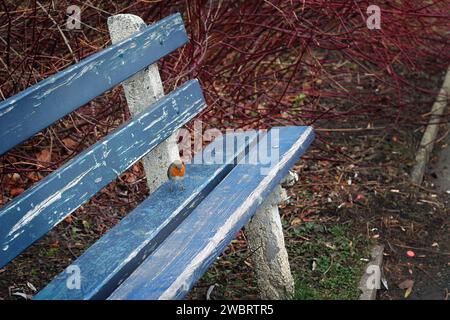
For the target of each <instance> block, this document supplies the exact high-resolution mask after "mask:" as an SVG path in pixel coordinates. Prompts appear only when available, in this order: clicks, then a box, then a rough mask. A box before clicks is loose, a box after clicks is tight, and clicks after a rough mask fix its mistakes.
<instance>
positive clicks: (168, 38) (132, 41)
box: [0, 14, 188, 154]
mask: <svg viewBox="0 0 450 320" xmlns="http://www.w3.org/2000/svg"><path fill="white" fill-rule="evenodd" d="M187 39H188V38H187V34H186V31H185V29H184V25H183V21H182V19H181V16H180V14H174V15H172V16H169V17H167V18H165V19H163V20H161V21H159V22H157V23H155V24H154V25H152V26H149V27H148V28H146V29H144V30H143V31H142V32H140V33H139V34H137V35H136V36H133V37H131V38H129V39H127V40H125V41H123V42H121V43H118V44H116V45H114V46H111V47H109V48H107V49H105V50H102V51H100V52H98V53H96V54H94V55H92V56H90V57H88V58H86V59H84V60H83V61H81V62H79V63H77V64H75V65H73V66H71V67H69V68H67V69H66V70H64V71H61V72H58V73H57V74H55V75H53V76H51V77H49V78H47V79H45V80H43V81H41V82H39V83H37V84H36V85H34V86H32V87H30V88H28V89H26V90H24V91H22V92H21V93H19V94H17V95H15V96H13V97H11V98H9V99H7V100H5V101H3V102H1V103H0V154H3V153H5V152H6V151H8V150H9V149H11V148H12V147H14V146H15V145H17V144H19V143H21V142H22V141H24V140H26V139H28V138H29V137H31V136H32V135H33V134H35V133H37V132H39V131H40V130H42V129H44V128H46V127H47V126H49V125H50V124H52V123H53V122H55V121H56V120H58V119H60V118H61V117H63V116H65V115H67V114H68V113H70V112H72V111H73V110H75V109H76V108H78V107H80V106H82V105H84V104H86V103H87V102H89V101H91V100H92V99H94V98H95V97H97V96H98V95H100V94H102V93H103V92H105V91H107V90H109V89H111V88H112V87H114V86H115V85H117V84H119V83H120V82H122V81H124V80H125V79H127V78H129V77H130V76H132V75H133V74H135V73H136V72H138V71H140V70H142V69H144V68H145V67H147V66H149V65H150V64H152V63H154V62H156V61H157V60H158V59H160V58H162V57H164V56H165V55H167V54H168V53H170V52H172V51H173V50H175V49H177V48H179V47H180V46H182V45H183V44H185V43H186V42H187Z"/></svg>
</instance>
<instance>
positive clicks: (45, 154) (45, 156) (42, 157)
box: [36, 149, 52, 162]
mask: <svg viewBox="0 0 450 320" xmlns="http://www.w3.org/2000/svg"><path fill="white" fill-rule="evenodd" d="M36 159H37V160H38V161H40V162H50V161H51V159H52V154H51V153H50V151H48V150H47V149H44V150H42V151H41V152H39V153H38V154H37V156H36Z"/></svg>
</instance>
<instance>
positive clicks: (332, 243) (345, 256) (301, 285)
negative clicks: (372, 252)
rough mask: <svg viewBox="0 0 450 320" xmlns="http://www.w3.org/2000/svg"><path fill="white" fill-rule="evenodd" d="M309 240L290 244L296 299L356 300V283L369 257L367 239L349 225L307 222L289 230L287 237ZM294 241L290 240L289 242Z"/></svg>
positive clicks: (357, 294) (357, 295) (357, 293)
mask: <svg viewBox="0 0 450 320" xmlns="http://www.w3.org/2000/svg"><path fill="white" fill-rule="evenodd" d="M293 239H295V240H297V239H309V240H305V241H304V242H303V243H301V244H299V243H298V242H296V243H295V244H290V245H289V251H290V256H291V257H292V256H295V257H296V259H295V262H294V263H291V268H292V270H293V273H294V279H295V299H299V300H353V299H358V297H359V294H360V292H359V290H358V282H359V279H360V277H361V275H362V273H363V268H364V266H365V264H366V262H364V261H361V260H360V259H361V258H367V256H368V242H367V241H366V240H365V239H364V237H363V236H361V235H356V234H354V233H353V232H352V230H351V225H350V224H336V225H332V226H326V225H323V224H320V223H315V222H307V223H304V224H301V225H298V226H296V227H295V228H294V229H291V230H290V232H289V240H293ZM289 240H288V244H289V243H293V241H289Z"/></svg>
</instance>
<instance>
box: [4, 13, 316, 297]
mask: <svg viewBox="0 0 450 320" xmlns="http://www.w3.org/2000/svg"><path fill="white" fill-rule="evenodd" d="M187 39H188V38H187V34H186V31H185V29H184V25H183V21H182V19H181V16H180V15H179V14H175V15H172V16H169V17H167V18H165V19H163V20H161V21H159V22H157V23H155V24H153V25H151V26H149V27H146V28H144V29H143V30H141V31H140V32H139V33H137V34H135V35H133V36H132V37H130V38H128V39H125V40H124V41H121V42H119V43H116V44H114V45H112V46H111V47H109V48H107V49H105V50H103V51H101V52H99V53H97V54H94V55H92V56H90V57H88V58H87V59H84V60H82V61H81V62H79V63H77V64H75V65H73V66H72V67H70V68H68V69H66V70H64V71H62V72H59V73H57V74H55V75H53V76H51V77H49V78H47V79H45V80H43V81H41V82H39V83H38V84H36V85H34V86H32V87H30V88H28V89H26V90H25V91H23V92H21V93H19V94H17V95H15V96H13V97H11V98H9V99H7V100H5V101H3V102H1V103H0V154H4V153H5V152H7V151H8V150H10V149H11V148H12V147H14V146H16V145H18V144H20V143H21V142H23V141H24V140H26V139H28V138H30V137H32V136H33V135H34V134H36V133H38V132H39V131H41V130H42V129H44V128H46V127H47V126H49V125H50V124H52V123H53V122H55V121H57V120H58V119H60V118H61V117H63V116H65V115H67V114H69V113H70V112H72V111H74V110H75V109H77V108H78V107H80V106H82V105H84V104H85V103H87V102H89V101H90V100H92V99H93V98H95V97H97V96H98V95H100V94H102V93H103V92H105V91H107V90H109V89H111V88H113V87H114V86H116V85H119V84H121V83H123V81H125V80H127V79H128V78H130V77H131V76H133V75H134V74H136V73H138V72H141V71H142V70H145V68H147V67H148V66H150V65H152V64H154V63H155V62H156V61H157V60H158V59H160V58H162V57H163V56H165V55H167V54H169V53H170V52H172V51H174V50H175V49H177V48H179V47H180V46H182V45H183V44H185V43H186V42H187ZM204 108H205V101H204V97H203V95H202V91H201V88H200V86H199V83H198V82H197V80H192V81H188V82H187V83H185V84H183V85H181V86H180V87H179V88H177V89H176V90H175V91H173V92H171V93H170V94H168V95H166V96H164V97H162V98H160V99H159V100H158V101H157V102H155V103H153V104H152V105H151V106H148V108H145V110H143V111H142V112H140V113H139V114H136V115H134V117H133V118H132V119H131V120H130V121H128V122H126V123H124V124H123V125H122V126H120V127H119V128H117V129H116V130H115V131H114V132H113V133H111V134H110V135H108V136H107V137H105V138H103V139H101V140H100V141H98V142H97V143H95V144H94V145H92V146H91V147H90V148H88V149H87V150H85V151H84V152H82V153H81V154H79V155H78V156H77V157H75V158H74V159H72V160H70V161H68V162H67V163H66V164H64V165H63V166H62V167H60V168H59V169H58V170H56V171H54V172H53V173H51V174H50V175H48V176H47V177H46V178H45V179H43V180H42V181H40V182H39V183H38V184H36V185H34V186H33V187H31V188H30V189H29V190H26V191H25V192H24V193H22V194H21V195H20V196H18V197H16V198H15V199H13V200H12V201H10V202H9V203H8V204H6V205H5V206H3V207H2V208H0V268H2V267H4V266H6V265H7V264H8V263H9V262H10V261H11V260H13V259H14V258H15V257H17V256H18V255H19V254H20V253H21V252H22V251H24V250H25V249H27V247H29V246H30V245H31V244H33V243H34V242H35V241H37V240H38V239H40V238H41V237H42V236H44V235H45V234H46V233H47V232H48V231H49V230H51V229H52V228H53V227H54V226H55V225H57V224H58V223H59V222H61V221H62V220H63V219H64V218H66V217H67V216H68V215H70V214H71V213H73V212H74V211H75V210H76V209H77V208H79V207H80V206H81V205H82V204H83V203H85V202H86V201H87V200H89V199H90V198H91V197H92V196H93V195H95V194H96V193H97V192H98V191H99V190H101V189H102V188H103V187H105V186H106V185H107V184H108V183H110V182H111V181H113V180H114V179H116V178H117V177H118V176H119V175H120V174H121V173H123V172H124V171H125V170H127V169H128V168H130V167H131V166H132V165H133V164H135V163H136V162H137V161H139V160H140V159H141V158H142V157H143V156H145V155H146V154H148V153H149V152H150V151H152V150H154V149H155V148H157V147H158V145H160V144H161V143H164V141H165V140H166V139H168V138H169V137H170V136H171V135H172V134H173V133H174V132H175V131H176V130H177V129H178V128H180V127H182V126H183V125H185V124H186V123H187V122H189V121H190V120H191V119H192V118H193V117H194V116H195V115H197V114H198V113H199V112H200V111H202V110H203V109H204ZM272 132H276V133H277V136H276V137H279V139H276V141H275V140H274V139H275V138H274V137H275V135H273V134H271V133H272ZM312 140H313V131H312V129H311V128H310V127H281V128H273V129H272V130H271V131H269V132H265V131H261V132H241V133H235V134H227V135H224V136H222V137H220V138H217V139H216V140H214V141H213V142H212V143H211V144H210V145H208V146H207V147H206V148H205V149H204V150H202V152H200V153H199V154H197V155H196V156H195V158H194V159H193V161H192V164H188V165H187V170H186V172H187V173H186V178H185V181H184V190H180V191H179V192H170V191H169V188H170V186H169V183H163V184H162V185H160V186H159V188H157V189H156V190H155V191H154V192H152V193H151V194H150V196H149V197H148V198H147V199H146V200H145V201H143V202H142V203H141V204H140V205H139V206H138V207H137V208H136V209H135V210H133V211H132V212H130V213H129V214H128V215H127V216H126V217H125V218H123V219H122V220H121V222H120V223H119V224H117V225H116V226H115V227H113V228H112V229H111V230H110V231H109V232H107V233H106V234H105V235H104V236H103V237H102V238H101V239H99V240H98V241H97V242H96V243H95V244H94V245H92V246H91V247H90V248H89V249H87V250H86V252H85V253H84V254H83V255H81V256H80V257H79V258H78V259H76V261H74V262H73V263H72V264H71V265H70V266H68V267H67V269H66V270H65V271H64V272H62V273H61V274H60V275H58V276H57V277H56V278H55V279H54V280H53V281H51V282H50V283H49V284H48V285H47V286H46V287H45V288H44V289H42V290H41V291H40V292H39V293H38V294H37V295H36V296H35V297H34V298H35V299H179V298H183V297H184V296H185V295H186V294H187V292H188V291H189V289H190V288H191V287H192V286H193V285H194V284H195V282H196V281H197V280H198V279H199V278H200V277H201V276H202V274H203V273H204V272H205V271H206V270H207V268H208V266H209V265H210V264H211V263H212V262H213V261H214V259H216V258H217V257H218V256H219V255H220V254H221V252H223V250H224V249H225V248H226V246H227V245H228V243H229V242H230V241H231V240H232V239H233V238H234V237H235V235H236V233H237V232H238V231H239V230H240V229H241V228H243V227H244V226H245V224H246V223H247V222H248V221H249V220H250V218H251V217H252V215H254V214H255V212H256V211H257V209H258V207H259V206H260V205H261V203H262V202H263V201H264V199H265V198H266V197H268V196H269V195H270V194H271V192H272V191H273V190H274V188H275V187H276V186H277V185H278V184H279V183H280V182H281V180H282V178H284V176H285V175H286V174H287V173H288V170H289V169H290V168H291V167H292V166H293V165H294V164H295V162H296V161H298V159H299V158H300V156H301V155H302V154H303V153H304V152H305V150H306V149H307V148H308V146H309V144H310V143H311V142H312ZM263 145H264V146H268V148H269V151H270V149H271V148H272V150H273V151H274V150H276V153H277V154H278V157H277V161H276V162H275V163H272V164H271V165H270V166H267V164H263V163H259V162H256V163H251V164H249V163H246V162H248V161H246V160H248V156H249V154H250V153H251V152H255V151H256V150H259V149H260V148H261V147H262V146H263ZM229 146H233V148H231V149H230V148H229ZM211 155H214V156H215V157H213V158H214V161H209V160H205V159H211ZM217 159H219V160H220V161H217ZM263 168H264V169H265V173H264V174H262V170H261V169H263ZM75 276H79V279H78V280H79V285H78V286H77V279H75V282H73V283H72V282H71V281H73V280H74V278H73V277H75Z"/></svg>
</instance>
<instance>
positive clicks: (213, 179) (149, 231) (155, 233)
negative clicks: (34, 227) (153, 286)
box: [34, 132, 257, 300]
mask: <svg viewBox="0 0 450 320" xmlns="http://www.w3.org/2000/svg"><path fill="white" fill-rule="evenodd" d="M239 136H240V135H239V134H228V135H226V136H221V137H219V138H217V139H216V140H214V142H212V143H211V144H210V145H209V146H208V147H207V148H205V149H204V150H203V152H202V154H203V155H205V156H207V157H209V154H210V153H213V152H217V151H219V150H223V149H224V146H226V145H228V141H231V143H233V144H234V146H235V147H234V148H232V150H233V151H232V153H230V152H229V151H228V150H225V152H228V153H229V155H230V156H227V157H223V158H222V157H220V158H221V160H224V161H218V162H220V164H210V165H204V164H188V165H187V168H186V177H185V179H184V180H183V186H184V190H181V189H179V188H177V189H176V190H175V192H171V191H170V190H169V188H170V187H171V182H167V183H165V184H163V185H162V186H161V187H160V188H158V189H157V190H156V191H155V192H153V193H152V194H151V195H150V196H149V197H148V198H147V199H146V200H144V201H143V202H142V203H141V204H140V205H139V206H138V207H137V208H135V209H134V210H133V211H132V212H130V213H129V214H128V215H127V216H126V217H125V218H123V219H122V220H121V221H120V223H118V224H117V225H116V226H115V227H114V228H112V229H111V230H110V231H108V232H107V233H106V234H105V235H104V236H103V237H102V238H101V239H100V240H98V241H97V242H96V243H95V244H94V245H92V246H91V247H90V248H89V249H88V250H86V252H85V253H84V254H83V255H81V256H80V257H79V258H78V259H77V260H76V261H74V262H73V263H72V265H71V266H69V267H68V268H66V270H65V271H64V272H62V273H61V274H60V275H58V276H57V277H56V278H55V279H54V280H53V281H52V282H50V283H49V284H48V285H47V286H46V287H45V288H44V289H42V290H41V291H40V292H39V293H38V294H37V295H36V296H35V297H34V299H36V300H49V299H55V300H87V299H106V298H107V297H108V296H109V295H110V294H111V293H112V292H113V291H114V290H115V289H116V288H117V286H118V285H119V284H120V283H121V282H122V281H123V280H124V279H125V278H127V277H128V276H129V275H130V273H131V272H132V271H134V270H135V269H136V268H137V267H138V266H139V264H140V263H141V262H142V261H143V260H144V259H145V258H146V257H147V256H148V255H149V254H150V253H151V252H153V251H154V249H155V248H156V247H157V246H158V245H159V244H160V243H161V242H162V241H163V240H164V239H165V238H166V237H167V235H168V234H170V233H171V232H172V231H173V230H174V229H175V228H176V227H177V226H178V225H179V224H180V222H181V221H182V220H183V219H184V218H185V217H186V216H187V215H188V214H189V213H190V212H191V211H192V210H193V208H195V207H196V206H197V205H198V204H199V203H200V201H202V200H203V199H204V198H205V197H206V195H207V194H209V192H210V191H211V190H212V189H213V188H214V187H215V186H216V185H217V184H218V183H219V182H220V181H221V180H222V179H223V177H224V176H225V175H226V174H228V173H229V172H230V171H231V169H232V166H233V162H234V159H238V158H239V157H240V156H241V155H242V154H245V152H246V149H247V147H248V146H251V145H253V144H255V143H256V137H257V135H256V132H255V133H254V134H252V135H251V136H249V139H248V141H247V142H244V143H242V142H241V141H240V139H238V138H239ZM233 144H232V145H233ZM225 152H222V154H225ZM194 162H196V160H195V159H194ZM73 266H77V267H78V268H79V270H80V274H81V282H80V284H81V287H80V289H79V290H74V289H68V288H67V284H66V283H67V281H68V279H69V277H70V276H71V274H72V273H71V272H70V271H71V270H74V268H73Z"/></svg>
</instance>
